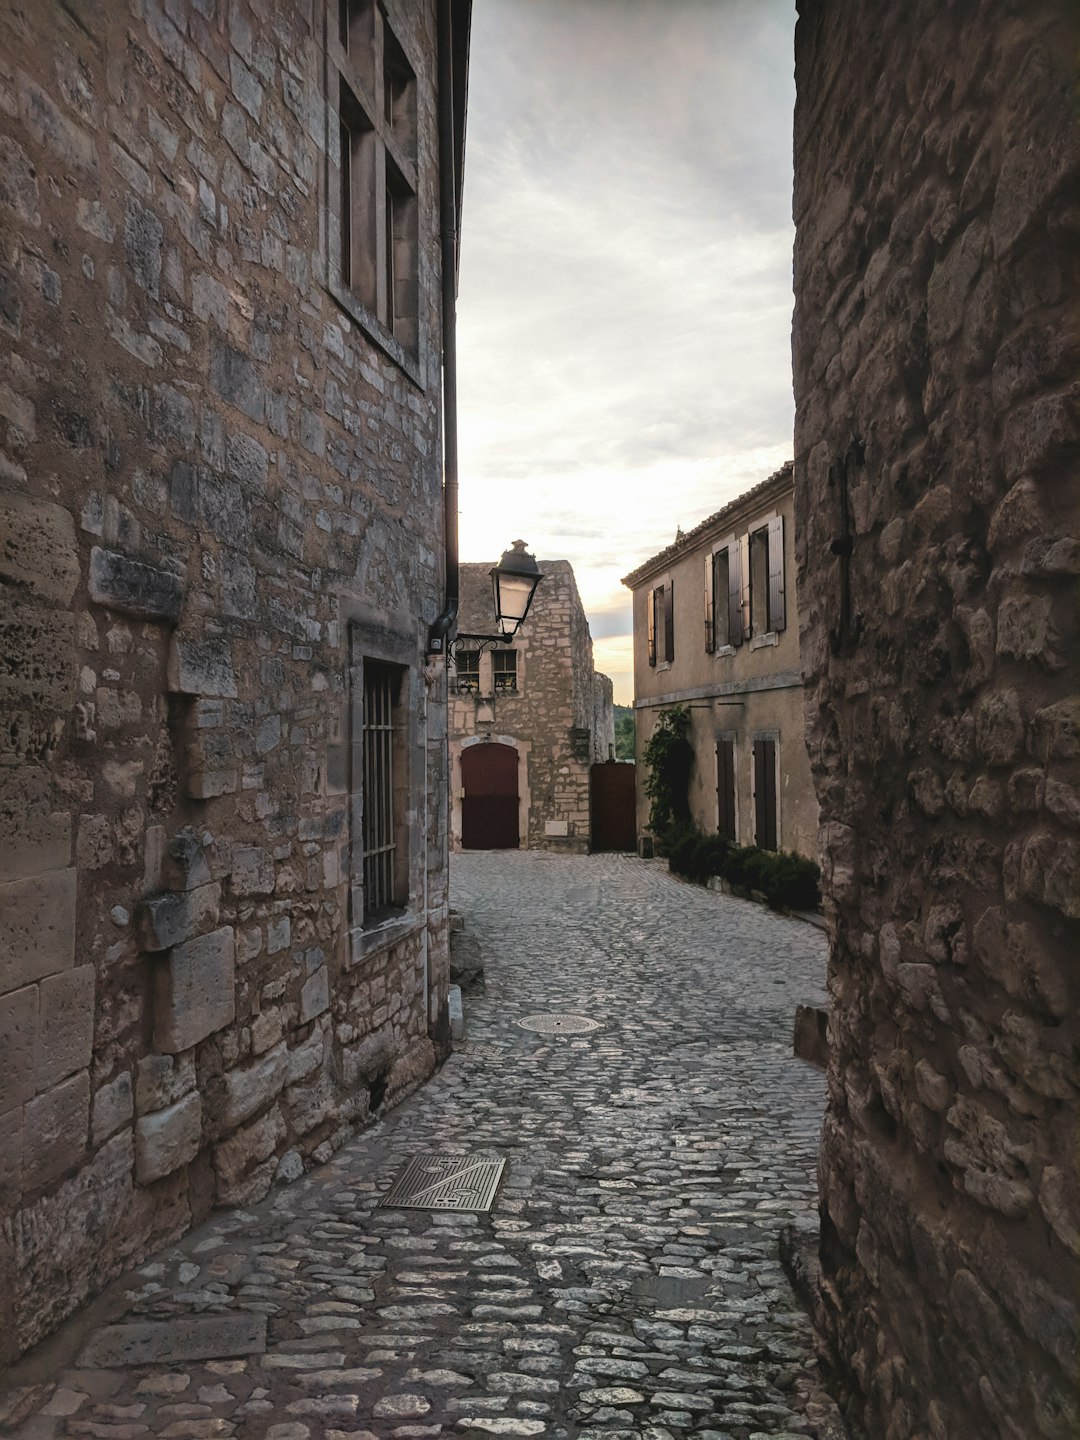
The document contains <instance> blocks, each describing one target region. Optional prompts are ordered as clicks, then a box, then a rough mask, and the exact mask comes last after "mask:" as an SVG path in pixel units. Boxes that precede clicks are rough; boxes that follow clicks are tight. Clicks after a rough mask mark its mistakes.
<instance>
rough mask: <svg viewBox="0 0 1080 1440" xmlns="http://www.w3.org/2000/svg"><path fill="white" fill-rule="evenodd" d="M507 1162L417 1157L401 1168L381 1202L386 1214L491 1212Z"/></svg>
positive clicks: (431, 1156)
mask: <svg viewBox="0 0 1080 1440" xmlns="http://www.w3.org/2000/svg"><path fill="white" fill-rule="evenodd" d="M505 1169H506V1161H505V1160H476V1159H470V1158H469V1157H468V1156H463V1155H418V1156H417V1157H416V1158H415V1159H414V1160H410V1161H409V1162H408V1164H407V1165H404V1166H402V1168H401V1169H400V1170H399V1171H398V1173H397V1175H396V1176H395V1177H394V1183H393V1184H392V1185H391V1186H390V1189H389V1190H388V1191H387V1192H386V1194H385V1195H384V1196H383V1198H382V1199H381V1200H380V1201H379V1208H380V1209H383V1210H478V1211H487V1210H490V1209H491V1207H492V1205H493V1204H494V1201H495V1195H496V1193H497V1191H498V1189H499V1182H500V1181H501V1180H502V1177H503V1171H504V1170H505Z"/></svg>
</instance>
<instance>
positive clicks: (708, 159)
mask: <svg viewBox="0 0 1080 1440" xmlns="http://www.w3.org/2000/svg"><path fill="white" fill-rule="evenodd" d="M793 25H794V13H793V5H792V3H791V0H476V4H475V11H474V19H473V56H472V70H471V75H470V84H469V121H468V126H469V129H468V141H467V155H466V165H465V173H466V187H465V208H464V216H463V222H464V229H463V244H462V272H461V298H460V306H459V315H460V338H459V350H460V378H459V384H460V395H461V405H460V425H461V461H462V492H461V501H462V554H463V556H465V557H466V558H469V559H488V558H492V559H493V558H495V557H497V556H498V554H499V553H500V552H501V550H502V549H503V548H504V547H505V545H506V544H507V543H508V542H509V540H511V539H513V538H515V537H516V536H518V535H523V536H524V537H525V538H526V539H527V540H528V541H529V543H530V546H531V547H532V548H533V549H534V551H535V552H536V554H537V555H540V556H547V557H554V556H556V555H559V556H564V557H566V558H567V559H569V560H571V561H572V562H573V564H574V568H575V572H576V574H577V576H578V584H579V587H580V589H581V591H582V596H583V599H584V600H585V603H586V608H587V609H588V610H589V612H590V614H592V615H594V616H595V617H596V622H597V631H598V632H599V631H600V630H601V629H603V630H605V631H610V627H611V625H612V624H613V623H617V622H616V621H615V620H614V619H613V618H612V617H616V616H618V615H619V614H622V615H624V616H626V617H627V619H626V621H625V623H626V624H627V629H628V626H629V622H628V614H629V611H628V605H627V602H628V600H629V596H628V593H627V592H626V591H625V590H624V589H622V588H621V587H620V585H619V579H620V577H621V576H622V575H624V574H626V573H627V571H629V570H630V569H632V568H633V567H634V566H635V565H637V564H639V563H640V562H641V561H642V560H643V559H645V558H646V557H647V556H648V555H649V554H651V553H653V552H654V551H656V550H658V549H660V548H662V547H663V546H664V545H666V544H668V543H669V542H670V540H671V539H672V538H673V536H674V533H675V529H676V526H677V525H679V524H681V525H682V526H683V527H684V528H687V527H689V526H690V525H693V524H695V523H697V521H699V520H701V519H702V518H703V517H704V516H705V515H708V514H710V513H711V512H712V511H713V510H716V509H718V508H719V507H720V506H721V505H723V504H724V503H725V502H726V501H727V500H729V499H731V498H733V496H734V495H736V494H738V493H739V491H740V490H742V489H745V488H747V487H748V486H750V485H752V484H755V483H756V482H757V481H759V480H762V479H764V478H765V476H766V475H768V474H770V473H771V472H772V471H773V470H775V469H776V468H777V467H778V466H779V465H780V464H782V463H783V461H784V460H786V459H787V458H788V457H789V456H790V453H791V429H792V419H793V403H792V394H791V364H790V323H791V241H792V233H793V232H792V226H791V219H790V195H791V110H792V104H793V99H794V87H793V81H792V76H791V71H792V60H791V51H792V32H793ZM605 644H607V645H608V646H609V647H610V644H611V641H605ZM598 650H599V646H598ZM606 653H608V652H606ZM609 653H610V654H611V656H612V660H613V662H614V660H615V659H616V658H619V657H616V654H615V651H614V650H610V652H609ZM625 658H626V656H625V654H623V655H622V656H621V659H619V663H620V664H621V663H623V661H625ZM598 663H599V657H598ZM601 668H603V667H601ZM609 673H610V672H609Z"/></svg>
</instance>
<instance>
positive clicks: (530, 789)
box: [450, 560, 615, 852]
mask: <svg viewBox="0 0 1080 1440" xmlns="http://www.w3.org/2000/svg"><path fill="white" fill-rule="evenodd" d="M538 564H539V566H540V571H541V574H542V575H543V577H544V578H543V580H542V582H541V583H540V585H539V586H538V587H537V590H536V594H535V597H534V599H533V603H532V608H531V609H530V611H529V615H528V619H527V620H526V621H525V623H524V625H523V626H522V627H521V630H520V631H519V632H518V634H517V635H516V636H515V637H514V641H513V647H512V648H513V649H514V651H515V653H516V656H517V675H518V688H517V690H516V691H515V692H508V693H497V692H495V691H494V689H493V685H492V674H491V670H490V668H489V667H490V664H491V661H490V656H489V655H488V654H485V655H484V656H483V657H482V660H481V672H480V673H481V684H480V689H479V690H478V691H477V692H476V693H468V694H455V695H453V696H452V697H451V702H450V774H451V790H452V811H451V843H452V844H454V845H455V846H459V845H460V843H461V833H462V831H461V788H462V787H461V768H460V756H461V751H462V748H463V746H465V745H467V744H469V743H470V742H471V741H473V740H474V739H475V738H476V737H478V736H490V737H491V738H492V739H494V740H497V741H499V742H501V743H503V744H509V745H512V746H513V747H514V748H516V749H517V751H518V754H519V757H520V759H519V772H518V783H519V786H520V787H521V797H522V800H521V825H520V833H521V836H522V842H521V843H522V848H525V849H549V850H569V851H574V852H585V851H587V850H588V848H589V827H590V817H589V767H590V765H591V763H592V762H593V760H594V759H598V760H606V759H607V756H608V750H607V747H608V744H609V743H611V744H614V734H615V721H614V713H613V711H612V698H611V689H612V687H611V681H610V679H608V678H607V676H602V675H597V673H596V671H595V670H594V668H593V648H592V637H591V636H590V634H589V622H588V618H587V617H586V614H585V609H584V607H583V605H582V603H581V597H580V595H579V594H578V588H577V581H576V580H575V579H574V571H573V567H572V566H571V564H570V562H569V561H568V560H541V561H539V562H538ZM490 570H491V566H490V565H486V564H466V565H463V566H462V567H461V618H460V622H459V628H460V629H461V630H462V631H466V632H472V633H475V634H491V633H492V632H493V631H494V627H495V621H494V612H493V608H492V602H491V582H490V579H489V575H490ZM605 687H606V688H605Z"/></svg>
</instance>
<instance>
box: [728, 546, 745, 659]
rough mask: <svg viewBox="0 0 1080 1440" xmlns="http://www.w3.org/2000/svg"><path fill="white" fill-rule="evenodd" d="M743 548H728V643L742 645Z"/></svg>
mask: <svg viewBox="0 0 1080 1440" xmlns="http://www.w3.org/2000/svg"><path fill="white" fill-rule="evenodd" d="M742 592H743V582H742V549H741V547H740V546H739V545H737V544H736V545H732V546H731V548H730V549H729V550H728V644H729V645H741V644H742V642H743V633H742V631H743V626H742Z"/></svg>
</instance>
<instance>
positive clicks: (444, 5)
mask: <svg viewBox="0 0 1080 1440" xmlns="http://www.w3.org/2000/svg"><path fill="white" fill-rule="evenodd" d="M452 41H453V20H452V16H451V0H439V39H438V44H439V217H440V219H439V223H440V229H441V232H442V352H443V370H442V376H443V383H442V393H443V529H444V534H445V555H446V604H445V606H444V607H443V611H442V614H441V615H440V616H439V617H438V619H437V620H436V621H435V623H434V624H433V625H432V627H431V629H430V630H429V631H428V645H427V653H428V654H429V655H445V654H446V648H447V641H448V638H449V637H450V636H451V635H452V634H453V632H454V627H455V625H456V624H457V614H458V598H459V585H460V580H459V564H458V437H457V265H458V224H457V179H456V173H455V172H456V162H457V157H456V155H455V153H454V150H455V147H454V56H453V44H452Z"/></svg>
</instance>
